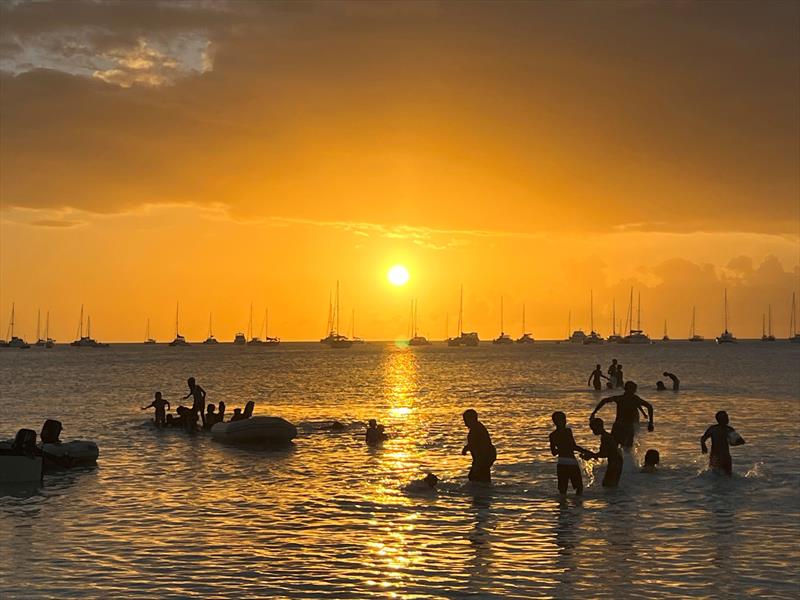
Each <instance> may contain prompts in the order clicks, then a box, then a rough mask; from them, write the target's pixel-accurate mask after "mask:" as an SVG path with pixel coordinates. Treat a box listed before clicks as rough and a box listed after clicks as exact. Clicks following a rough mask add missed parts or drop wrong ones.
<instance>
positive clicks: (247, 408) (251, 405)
mask: <svg viewBox="0 0 800 600" xmlns="http://www.w3.org/2000/svg"><path fill="white" fill-rule="evenodd" d="M255 408H256V403H255V402H253V401H252V400H248V401H247V403H246V404H245V405H244V411H242V417H243V418H245V419H249V418H250V417H252V416H253V411H254V410H255Z"/></svg>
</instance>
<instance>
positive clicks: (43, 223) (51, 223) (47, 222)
mask: <svg viewBox="0 0 800 600" xmlns="http://www.w3.org/2000/svg"><path fill="white" fill-rule="evenodd" d="M27 225H32V226H34V227H77V226H78V225H83V223H82V222H81V221H58V220H55V219H40V220H38V221H30V222H28V223H27Z"/></svg>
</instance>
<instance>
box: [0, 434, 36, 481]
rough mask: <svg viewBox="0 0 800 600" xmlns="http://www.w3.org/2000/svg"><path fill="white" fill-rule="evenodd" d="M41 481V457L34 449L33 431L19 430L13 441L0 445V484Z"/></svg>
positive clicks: (34, 436) (34, 437) (34, 438)
mask: <svg viewBox="0 0 800 600" xmlns="http://www.w3.org/2000/svg"><path fill="white" fill-rule="evenodd" d="M41 480H42V456H41V453H40V452H38V449H37V448H36V432H35V431H33V430H32V429H20V430H19V432H17V436H16V437H15V438H14V441H12V442H3V443H0V484H2V483H35V482H38V481H41Z"/></svg>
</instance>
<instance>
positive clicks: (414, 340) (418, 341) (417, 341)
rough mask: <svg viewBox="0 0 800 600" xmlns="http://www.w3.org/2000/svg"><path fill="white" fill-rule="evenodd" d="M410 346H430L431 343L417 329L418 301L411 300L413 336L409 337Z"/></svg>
mask: <svg viewBox="0 0 800 600" xmlns="http://www.w3.org/2000/svg"><path fill="white" fill-rule="evenodd" d="M408 345H409V346H430V345H431V343H430V342H429V341H428V338H426V337H425V336H424V335H420V334H419V332H418V331H417V301H416V300H412V301H411V336H410V337H409V339H408Z"/></svg>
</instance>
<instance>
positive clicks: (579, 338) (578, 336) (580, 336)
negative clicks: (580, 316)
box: [567, 309, 586, 344]
mask: <svg viewBox="0 0 800 600" xmlns="http://www.w3.org/2000/svg"><path fill="white" fill-rule="evenodd" d="M570 331H572V309H570V311H569V313H568V314H567V335H569V337H568V338H567V341H568V342H571V343H573V344H582V343H583V340H585V339H586V334H585V333H583V329H576V330H575V331H573V332H572V333H570Z"/></svg>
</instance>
